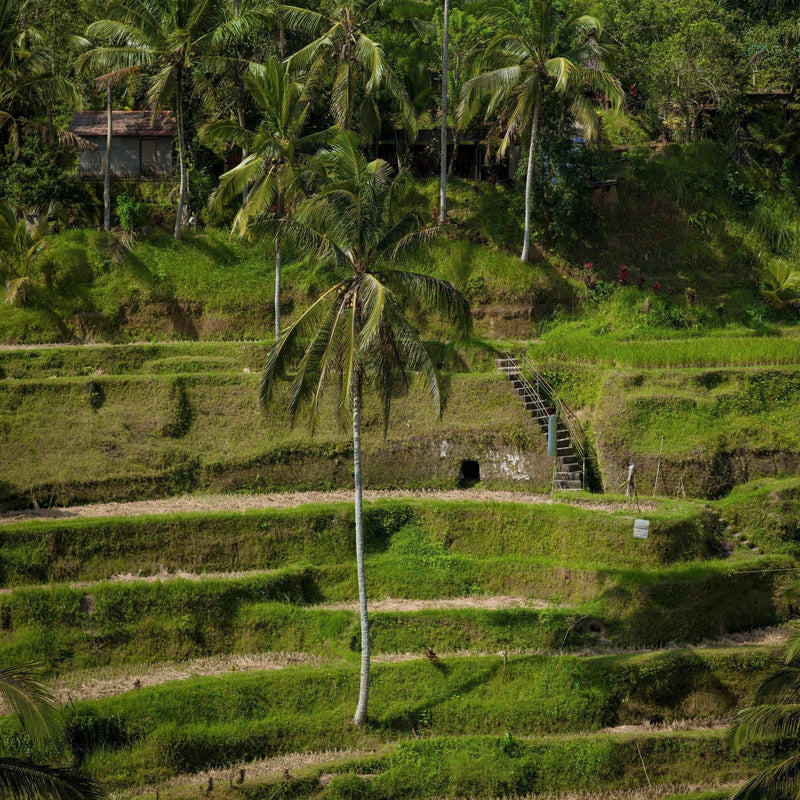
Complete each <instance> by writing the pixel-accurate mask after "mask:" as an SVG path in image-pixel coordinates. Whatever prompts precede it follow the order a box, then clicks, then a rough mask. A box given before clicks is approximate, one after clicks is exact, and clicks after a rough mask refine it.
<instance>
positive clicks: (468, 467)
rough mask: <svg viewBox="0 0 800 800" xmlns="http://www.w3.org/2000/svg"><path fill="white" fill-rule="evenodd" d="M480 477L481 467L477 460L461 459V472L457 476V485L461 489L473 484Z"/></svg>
mask: <svg viewBox="0 0 800 800" xmlns="http://www.w3.org/2000/svg"><path fill="white" fill-rule="evenodd" d="M480 479H481V468H480V465H479V464H478V462H477V461H462V462H461V472H460V474H459V476H458V485H459V486H460V487H461V488H462V489H468V488H469V487H470V486H474V485H475V484H476V483H478V482H479V481H480Z"/></svg>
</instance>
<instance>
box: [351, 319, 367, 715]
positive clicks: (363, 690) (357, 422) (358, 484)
mask: <svg viewBox="0 0 800 800" xmlns="http://www.w3.org/2000/svg"><path fill="white" fill-rule="evenodd" d="M354 313H355V310H354ZM361 385H362V376H361V371H360V369H359V368H358V367H356V372H355V375H354V376H353V476H354V483H355V517H356V566H357V569H358V606H359V616H360V619H361V683H360V686H359V691H358V706H357V708H356V713H355V716H354V717H353V724H354V725H355V726H356V727H361V726H362V725H364V724H365V723H366V721H367V703H368V701H369V658H370V650H369V618H368V616H367V579H366V573H365V570H364V514H363V511H362V506H361V491H362V486H363V484H362V479H361Z"/></svg>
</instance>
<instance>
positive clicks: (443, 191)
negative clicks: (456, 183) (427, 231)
mask: <svg viewBox="0 0 800 800" xmlns="http://www.w3.org/2000/svg"><path fill="white" fill-rule="evenodd" d="M442 24H443V28H444V31H443V35H442V132H441V147H440V149H441V154H440V161H439V222H441V223H445V222H446V221H447V60H448V55H449V53H448V45H449V41H450V0H444V19H443V23H442Z"/></svg>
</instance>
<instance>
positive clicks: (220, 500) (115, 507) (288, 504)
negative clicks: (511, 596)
mask: <svg viewBox="0 0 800 800" xmlns="http://www.w3.org/2000/svg"><path fill="white" fill-rule="evenodd" d="M409 499H419V500H447V501H452V502H464V501H469V500H476V501H482V502H483V501H492V500H493V501H496V502H498V503H529V504H536V503H543V504H551V503H566V504H569V505H577V506H580V507H581V508H585V509H588V510H592V511H624V510H626V509H629V510H631V511H632V510H633V509H632V508H630V507H629V506H627V505H625V504H624V503H609V502H602V501H599V500H584V499H583V498H581V499H578V498H576V499H575V500H569V499H564V498H563V496H562V497H559V498H558V499H557V500H554V499H553V498H552V497H551V496H550V495H549V494H530V493H527V492H504V491H496V492H494V491H488V490H484V489H479V490H471V489H454V490H452V491H407V490H402V489H398V490H394V489H385V490H369V491H365V492H364V500H365V501H367V502H374V501H376V500H409ZM352 500H353V493H352V491H348V490H342V491H333V492H287V493H278V492H275V493H269V494H193V495H183V496H182V497H169V498H166V499H163V500H137V501H133V502H130V503H94V504H92V505H84V506H68V507H66V508H36V509H26V510H23V511H6V512H3V513H1V514H0V524H2V523H9V522H21V521H23V520H29V519H71V518H76V517H128V516H136V515H140V514H171V513H175V512H184V513H185V512H202V511H206V512H209V511H250V510H253V509H262V508H296V507H297V506H302V505H306V504H308V503H349V502H352ZM657 507H658V504H657V503H656V502H653V501H648V502H640V503H639V508H640V509H641V510H642V511H652V510H653V509H655V508H657Z"/></svg>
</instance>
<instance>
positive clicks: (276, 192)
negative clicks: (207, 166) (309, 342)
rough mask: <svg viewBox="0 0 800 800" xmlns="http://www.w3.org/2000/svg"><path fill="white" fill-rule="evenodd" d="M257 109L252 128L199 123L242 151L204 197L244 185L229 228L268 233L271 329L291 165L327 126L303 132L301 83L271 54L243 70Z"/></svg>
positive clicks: (293, 172)
mask: <svg viewBox="0 0 800 800" xmlns="http://www.w3.org/2000/svg"><path fill="white" fill-rule="evenodd" d="M243 82H244V86H245V88H246V89H247V91H248V92H249V93H250V95H251V97H252V99H253V103H254V104H255V106H256V108H257V109H258V112H259V114H260V117H261V119H260V121H259V123H258V126H257V128H256V129H255V130H252V131H251V130H249V129H248V128H246V127H245V126H244V125H243V124H241V123H240V122H239V121H238V119H237V120H230V119H229V120H216V121H214V122H210V123H208V124H207V125H205V126H204V127H203V128H202V129H201V135H202V136H203V137H204V138H206V139H209V140H212V141H222V142H233V143H234V144H236V145H238V146H239V147H241V148H242V150H243V152H245V153H248V155H246V156H245V158H244V159H243V160H242V161H241V163H239V164H237V165H236V166H235V167H234V168H233V169H230V170H228V171H227V172H226V173H224V174H223V175H222V177H221V178H220V182H219V187H218V188H217V190H216V191H215V192H214V193H213V194H212V196H211V198H210V201H209V202H210V203H211V205H213V206H216V207H217V208H219V207H220V206H221V205H222V203H223V202H224V201H225V200H228V199H230V198H231V197H233V196H234V195H236V194H241V192H242V190H243V189H244V188H245V187H249V190H248V194H247V199H246V201H245V202H244V204H243V205H242V208H241V209H240V210H239V212H238V213H237V215H236V218H235V219H234V223H233V230H234V231H237V232H238V233H239V234H240V235H242V236H246V235H251V234H256V235H258V234H261V235H267V234H272V236H273V237H274V242H275V335H276V336H280V333H281V228H280V226H279V225H278V224H277V223H279V222H280V221H281V220H284V219H286V218H287V217H288V215H290V214H291V211H292V208H293V207H294V204H295V203H296V201H297V200H298V199H299V197H300V196H301V195H302V192H301V189H300V183H299V181H298V176H297V170H298V165H299V157H300V154H301V153H303V152H304V151H305V152H310V151H311V149H312V148H313V147H315V146H316V145H317V144H318V143H320V142H321V141H324V140H325V138H326V136H327V132H321V133H310V134H308V135H306V136H303V126H304V125H305V121H306V116H307V114H308V101H307V100H306V98H305V97H304V95H303V86H302V84H300V83H298V82H297V81H295V80H292V79H291V78H290V77H289V73H288V70H287V69H286V67H285V65H284V64H282V63H281V62H279V61H278V60H277V59H275V58H269V59H267V61H266V62H265V63H264V64H251V65H250V68H249V69H248V71H247V72H246V73H245V75H244V76H243Z"/></svg>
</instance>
